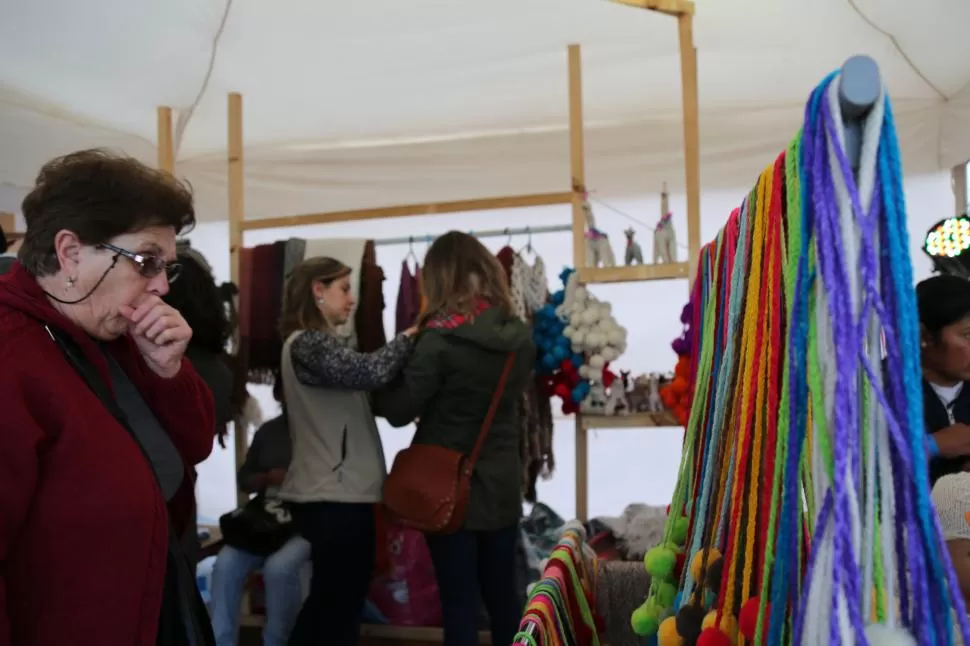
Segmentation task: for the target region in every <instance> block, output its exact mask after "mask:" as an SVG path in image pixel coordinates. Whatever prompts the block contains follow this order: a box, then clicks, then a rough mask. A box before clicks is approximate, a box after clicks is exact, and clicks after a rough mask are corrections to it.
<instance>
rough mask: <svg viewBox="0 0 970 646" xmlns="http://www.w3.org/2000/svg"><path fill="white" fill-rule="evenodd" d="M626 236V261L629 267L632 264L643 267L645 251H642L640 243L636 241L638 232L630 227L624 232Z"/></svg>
mask: <svg viewBox="0 0 970 646" xmlns="http://www.w3.org/2000/svg"><path fill="white" fill-rule="evenodd" d="M623 233H624V234H625V235H626V258H625V259H624V261H625V262H626V264H627V266H629V265H632V264H634V263H635V264H637V265H642V264H643V251H642V250H641V249H640V243H639V242H637V241H636V240H635V239H634V236H636V234H637V232H636V231H634V230H633V227H630V228H629V229H627V230H626V231H624V232H623Z"/></svg>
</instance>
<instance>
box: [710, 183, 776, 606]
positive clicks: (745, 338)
mask: <svg viewBox="0 0 970 646" xmlns="http://www.w3.org/2000/svg"><path fill="white" fill-rule="evenodd" d="M771 173H772V170H771V168H768V169H766V170H765V171H764V172H762V173H761V177H760V178H759V179H758V187H757V189H756V191H755V192H754V193H755V195H753V196H752V197H754V198H755V199H756V200H757V203H756V210H755V213H754V217H753V218H752V219H753V222H752V233H751V249H750V258H751V265H750V269H749V271H748V280H747V287H746V289H745V295H744V296H745V303H744V319H743V322H742V325H741V348H742V359H741V366H742V369H741V370H739V371H738V380H737V382H736V384H735V388H740V391H741V392H740V395H741V396H740V398H739V399H740V402H741V404H740V406H739V407H738V409H736V411H735V412H736V415H735V417H734V420H733V421H735V422H739V421H740V419H741V416H742V415H743V413H744V411H745V410H747V407H748V402H749V401H750V400H751V388H750V386H749V383H748V380H747V379H745V377H746V376H747V375H748V374H750V373H751V370H752V368H753V365H752V364H753V363H754V347H755V327H756V326H757V323H758V292H759V289H758V287H759V286H760V284H761V264H762V254H763V251H764V239H765V227H764V225H765V217H764V212H765V210H764V206H763V202H764V195H765V183H766V182H767V181H770V180H768V179H766V178H767V177H770V175H771ZM734 425H736V426H739V424H737V423H736V424H734ZM744 436H745V433H743V432H742V430H740V429H739V431H738V432H737V434H736V437H737V440H738V443H737V445H736V447H737V448H736V450H735V455H736V456H737V457H738V459H740V458H741V456H742V450H741V449H742V448H743V447H742V445H741V443H742V442H743V441H744ZM733 489H734V491H733V494H732V496H731V497H732V498H733V499H734V500H735V501H736V504H739V505H740V504H741V501H742V500H743V496H744V482H743V481H742V479H741V478H735V480H734V487H733ZM734 550H735V552H737V541H735V545H734ZM737 568H738V559H736V558H731V561H730V564H729V566H728V572H727V576H728V585H727V586H726V590H725V594H724V604H723V606H722V608H724V609H727V610H730V611H732V612H733V611H734V608H735V606H736V603H735V598H734V597H735V588H736V586H734V585H733V582H734V581H736V580H737V575H738V572H737Z"/></svg>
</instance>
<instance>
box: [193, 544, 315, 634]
mask: <svg viewBox="0 0 970 646" xmlns="http://www.w3.org/2000/svg"><path fill="white" fill-rule="evenodd" d="M309 560H310V544H309V543H308V542H307V541H306V540H304V539H303V538H301V537H299V536H296V537H294V538H291V539H290V540H289V542H287V543H286V544H285V545H284V546H283V547H281V548H280V549H278V550H277V551H276V552H274V553H272V554H270V555H269V556H268V557H262V556H257V555H256V554H250V553H249V552H244V551H242V550H238V549H236V548H234V547H229V546H228V545H227V546H225V547H223V548H222V549H221V550H220V551H219V556H218V557H217V558H216V563H215V566H214V567H213V568H212V603H211V606H210V610H211V615H212V629H213V632H215V635H216V646H234V644H236V638H237V633H238V624H239V606H240V604H241V602H242V596H243V587H244V586H245V584H246V578H247V577H248V576H249V575H250V574H251V573H252V572H254V571H255V570H258V569H260V568H262V572H263V583H264V584H265V586H266V627H265V628H264V629H263V644H264V645H265V646H284V645H285V644H286V640H287V638H288V637H289V634H290V631H291V630H292V629H293V624H294V622H296V617H297V615H298V614H299V613H300V607H301V606H302V605H303V591H302V588H301V585H300V569H301V567H302V566H303V565H304V564H305V563H307V562H308V561H309Z"/></svg>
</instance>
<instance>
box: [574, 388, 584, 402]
mask: <svg viewBox="0 0 970 646" xmlns="http://www.w3.org/2000/svg"><path fill="white" fill-rule="evenodd" d="M571 399H572V400H573V403H575V404H578V403H580V402H581V401H583V400H584V399H586V396H585V395H584V394H583V391H582V389H581V388H580V387H579V386H576V387H575V388H573V392H572V398H571Z"/></svg>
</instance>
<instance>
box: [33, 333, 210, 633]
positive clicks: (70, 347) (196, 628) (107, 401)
mask: <svg viewBox="0 0 970 646" xmlns="http://www.w3.org/2000/svg"><path fill="white" fill-rule="evenodd" d="M44 328H45V329H46V330H47V334H49V335H50V337H51V339H52V340H53V341H54V344H55V345H57V347H58V348H60V349H61V351H62V352H63V353H64V356H65V357H66V358H67V360H68V363H70V364H71V367H73V368H74V370H75V371H76V372H77V373H78V375H79V376H80V377H81V378H82V379H83V380H84V382H85V383H86V384H87V386H88V387H89V388H90V389H91V390H92V392H94V394H95V396H96V397H97V398H98V399H99V400H101V403H102V404H103V405H104V407H105V408H107V409H108V412H110V413H111V415H112V416H113V417H114V418H115V420H117V422H118V423H119V424H121V427H122V428H124V429H125V431H127V432H128V435H129V436H131V439H132V440H134V442H135V445H137V446H138V448H139V449H140V451H141V454H142V456H144V458H145V461H146V462H147V463H148V468H149V470H150V471H151V472H152V475H153V476H154V478H155V484H156V485H157V486H158V489H159V491H161V490H162V483H161V481H160V480H159V479H158V473H157V472H156V471H155V465H154V464H153V463H152V460H151V457H150V456H149V454H148V450H147V449H146V448H145V446H144V444H142V442H141V440H140V439H139V438H138V435H137V434H136V433H135V432H134V430H132V428H131V425H130V424H129V423H128V416H127V415H125V413H124V411H123V410H121V407H120V406H119V405H118V401H117V400H116V399H115V397H114V395H113V394H112V393H111V391H110V390H109V389H108V386H107V385H106V384H105V382H104V380H103V379H102V378H101V375H100V374H98V371H97V369H96V368H95V367H94V364H92V363H91V362H90V360H88V358H87V357H86V356H84V354H83V353H82V352H81V349H80V348H79V347H78V346H77V344H76V343H75V342H74V341H73V340H72V339H71V338H70V337H68V336H67V334H65V333H64V332H63V331H61V330H59V329H57V328H55V327H51V326H50V325H47V324H44ZM168 552H169V555H170V556H171V557H172V558H173V559H174V560H175V567H176V569H177V570H178V571H177V572H176V576H175V579H176V581H175V585H176V586H177V587H178V590H177V591H176V594H178V595H179V596H180V597H182V598H183V599H186V600H187V601H188V604H189V606H188V608H187V610H188V612H189V613H190V614H191V615H192V617H191V621H190V623H191V627H187V630H192V631H193V632H194V633H195V638H194V640H192V641H194V642H195V643H197V644H201V645H202V646H208V645H210V644H213V643H214V642H213V640H212V639H210V637H211V631H207V630H206V629H205V628H203V627H202V626H203V624H201V620H200V619H199V617H200V612H199V607H200V605H199V603H200V600H201V597H199V596H198V594H199V592H198V588H197V587H196V586H195V577H194V575H193V574H192V571H191V569H189V568H190V565H189V562H188V557H187V556H186V554H185V550H183V549H182V546H181V544H180V543H179V540H178V537H177V536H176V535H175V531H174V527H173V526H172V519H171V517H170V518H169V519H168ZM187 577H189V578H190V581H191V583H192V586H191V587H189V586H188V582H187V581H186V578H187ZM167 586H168V583H166V587H167ZM163 605H164V604H163ZM159 638H160V643H161V628H160V629H159Z"/></svg>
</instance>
